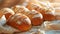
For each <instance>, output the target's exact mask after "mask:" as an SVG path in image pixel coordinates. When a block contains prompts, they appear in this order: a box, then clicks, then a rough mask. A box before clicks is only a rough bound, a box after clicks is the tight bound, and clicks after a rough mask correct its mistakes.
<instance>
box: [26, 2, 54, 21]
mask: <svg viewBox="0 0 60 34" xmlns="http://www.w3.org/2000/svg"><path fill="white" fill-rule="evenodd" d="M45 4H46V3H45ZM40 5H41V6H39V5H38V4H33V3H29V4H28V5H27V8H28V9H29V10H33V9H34V10H36V11H38V12H40V13H42V14H43V17H44V20H49V21H51V20H55V16H54V12H55V9H54V8H53V7H51V6H50V5H48V4H46V5H43V2H41V3H40Z"/></svg>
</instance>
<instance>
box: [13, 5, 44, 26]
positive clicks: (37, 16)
mask: <svg viewBox="0 0 60 34" xmlns="http://www.w3.org/2000/svg"><path fill="white" fill-rule="evenodd" d="M16 9H17V10H16ZM15 10H16V11H15ZM14 11H15V12H16V13H19V12H20V13H23V14H25V15H27V16H28V17H29V18H30V19H31V22H32V24H33V25H35V26H37V25H41V24H42V23H43V16H42V14H41V13H39V12H37V11H35V10H31V11H29V10H28V9H27V8H26V7H24V6H20V7H17V6H16V7H15V8H14Z"/></svg>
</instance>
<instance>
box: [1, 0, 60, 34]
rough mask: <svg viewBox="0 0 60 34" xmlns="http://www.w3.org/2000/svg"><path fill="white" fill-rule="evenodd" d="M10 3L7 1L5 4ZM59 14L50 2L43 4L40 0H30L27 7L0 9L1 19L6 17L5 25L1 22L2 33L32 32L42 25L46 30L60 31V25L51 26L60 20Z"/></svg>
mask: <svg viewBox="0 0 60 34" xmlns="http://www.w3.org/2000/svg"><path fill="white" fill-rule="evenodd" d="M8 2H9V1H8V0H7V2H5V3H8ZM16 2H17V1H16ZM21 2H22V4H24V3H23V2H24V1H22V0H21ZM3 5H4V4H3ZM3 5H2V6H3ZM5 5H7V4H5ZM59 13H60V12H59V11H58V12H56V11H55V9H54V8H53V7H52V6H51V5H50V3H49V2H41V1H38V0H30V1H28V2H27V4H26V5H25V6H24V5H15V6H13V7H10V8H2V9H0V19H2V17H3V16H4V17H5V18H4V19H5V20H6V22H5V23H3V24H1V23H2V22H0V24H1V26H0V28H1V29H0V33H19V32H27V31H30V30H31V28H33V26H39V27H40V26H41V25H42V24H44V26H45V25H46V26H45V28H44V29H45V30H60V28H59V25H60V23H58V24H57V23H52V24H51V22H53V21H54V20H60V19H59ZM57 16H58V17H57ZM4 19H2V20H4ZM0 21H1V20H0ZM44 21H47V22H44ZM50 21H51V22H50ZM4 31H5V32H4ZM37 33H38V32H37Z"/></svg>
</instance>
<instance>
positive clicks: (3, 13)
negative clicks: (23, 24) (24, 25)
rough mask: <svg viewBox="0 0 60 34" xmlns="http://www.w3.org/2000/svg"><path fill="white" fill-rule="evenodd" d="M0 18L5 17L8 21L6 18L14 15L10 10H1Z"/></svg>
mask: <svg viewBox="0 0 60 34" xmlns="http://www.w3.org/2000/svg"><path fill="white" fill-rule="evenodd" d="M0 14H1V15H0V17H2V16H3V15H5V17H6V19H7V20H8V18H9V17H10V16H11V15H14V14H15V13H14V11H13V10H12V9H10V8H3V9H1V10H0Z"/></svg>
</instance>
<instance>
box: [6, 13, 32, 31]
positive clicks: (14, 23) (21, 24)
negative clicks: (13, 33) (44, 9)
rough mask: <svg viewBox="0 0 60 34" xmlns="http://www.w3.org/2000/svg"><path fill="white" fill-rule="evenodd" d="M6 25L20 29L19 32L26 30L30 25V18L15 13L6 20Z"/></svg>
mask: <svg viewBox="0 0 60 34" xmlns="http://www.w3.org/2000/svg"><path fill="white" fill-rule="evenodd" d="M7 25H10V26H11V27H14V28H16V29H18V30H20V32H25V31H28V30H29V29H31V27H32V26H31V21H30V19H29V18H28V17H27V16H26V15H24V14H21V13H16V14H15V15H13V16H12V17H11V18H10V19H9V20H8V21H7Z"/></svg>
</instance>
